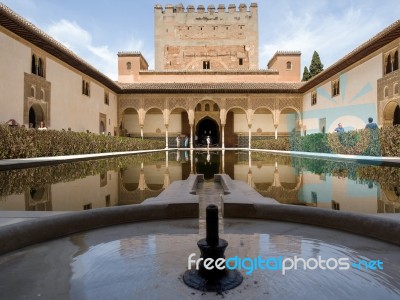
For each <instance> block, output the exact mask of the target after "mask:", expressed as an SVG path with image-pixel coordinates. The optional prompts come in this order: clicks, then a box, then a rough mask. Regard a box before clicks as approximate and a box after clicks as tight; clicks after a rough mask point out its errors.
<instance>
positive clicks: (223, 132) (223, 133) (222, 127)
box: [221, 124, 225, 149]
mask: <svg viewBox="0 0 400 300" xmlns="http://www.w3.org/2000/svg"><path fill="white" fill-rule="evenodd" d="M221 135H222V144H221V146H222V149H225V124H221Z"/></svg>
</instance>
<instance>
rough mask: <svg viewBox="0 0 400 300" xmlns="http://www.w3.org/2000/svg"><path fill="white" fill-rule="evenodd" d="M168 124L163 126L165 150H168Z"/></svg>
mask: <svg viewBox="0 0 400 300" xmlns="http://www.w3.org/2000/svg"><path fill="white" fill-rule="evenodd" d="M168 147H169V146H168V124H165V148H166V149H168Z"/></svg>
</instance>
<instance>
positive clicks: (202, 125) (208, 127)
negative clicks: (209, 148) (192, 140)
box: [196, 116, 220, 145]
mask: <svg viewBox="0 0 400 300" xmlns="http://www.w3.org/2000/svg"><path fill="white" fill-rule="evenodd" d="M196 135H197V137H198V143H199V144H201V145H206V138H207V136H209V137H210V138H211V144H212V145H219V144H220V128H219V123H218V122H217V121H216V120H215V119H214V118H212V117H210V116H205V117H204V118H202V119H201V120H199V121H198V122H197V124H196Z"/></svg>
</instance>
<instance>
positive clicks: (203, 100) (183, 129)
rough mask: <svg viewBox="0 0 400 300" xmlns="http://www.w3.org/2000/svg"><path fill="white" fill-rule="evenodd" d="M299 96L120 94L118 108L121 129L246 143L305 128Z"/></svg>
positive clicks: (193, 142)
mask: <svg viewBox="0 0 400 300" xmlns="http://www.w3.org/2000/svg"><path fill="white" fill-rule="evenodd" d="M301 106H302V97H301V96H300V95H293V94H268V95H267V94H265V95H254V96H253V95H251V96H249V95H239V96H237V95H229V96H226V95H225V94H224V95H219V94H216V95H212V96H208V95H207V96H204V97H195V96H193V95H191V94H188V95H183V94H178V95H176V96H169V95H148V94H144V95H130V94H125V95H121V98H120V101H119V108H118V119H119V129H120V134H121V135H125V136H132V137H142V138H152V139H165V142H166V146H167V147H175V146H176V141H175V139H176V137H177V136H180V137H181V138H183V137H185V136H186V137H188V138H189V143H190V147H194V146H199V145H200V146H201V145H204V144H205V139H206V137H207V136H209V137H210V138H211V143H212V145H213V146H219V147H222V148H225V147H249V146H250V144H251V141H252V140H256V139H267V138H275V139H276V138H278V137H279V136H288V135H289V133H290V132H295V131H296V132H303V127H302V122H301V113H300V112H301V111H302V107H301Z"/></svg>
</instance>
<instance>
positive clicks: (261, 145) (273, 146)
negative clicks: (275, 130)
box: [251, 137, 289, 150]
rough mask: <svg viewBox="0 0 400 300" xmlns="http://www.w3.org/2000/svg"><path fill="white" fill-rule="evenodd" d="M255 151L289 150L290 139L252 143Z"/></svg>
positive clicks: (283, 138)
mask: <svg viewBox="0 0 400 300" xmlns="http://www.w3.org/2000/svg"><path fill="white" fill-rule="evenodd" d="M251 147H252V148H253V149H269V150H289V139H288V138H286V137H281V138H278V139H276V140H275V139H265V140H257V141H252V142H251Z"/></svg>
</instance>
